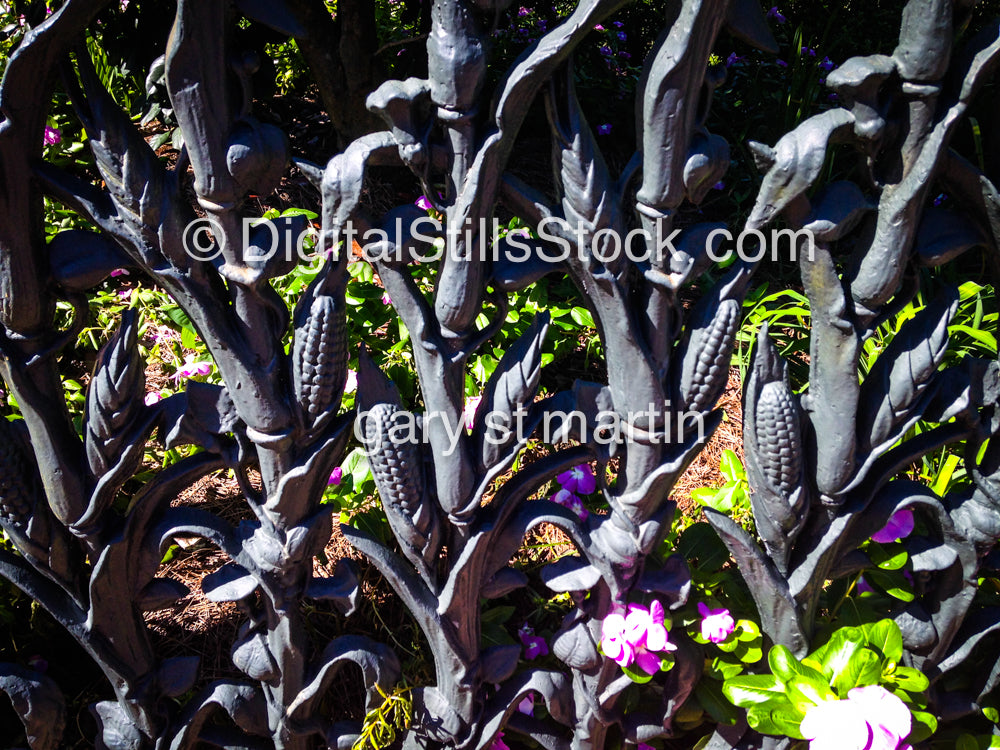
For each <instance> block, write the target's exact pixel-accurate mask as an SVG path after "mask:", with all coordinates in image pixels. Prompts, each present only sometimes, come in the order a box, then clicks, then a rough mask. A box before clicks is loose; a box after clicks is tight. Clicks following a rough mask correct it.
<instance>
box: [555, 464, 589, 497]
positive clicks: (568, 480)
mask: <svg viewBox="0 0 1000 750" xmlns="http://www.w3.org/2000/svg"><path fill="white" fill-rule="evenodd" d="M556 481H557V482H559V485H560V486H561V487H562V488H563V489H564V490H569V491H570V492H578V493H579V494H581V495H589V494H590V493H591V492H593V491H594V490H595V489H596V488H597V478H596V477H595V476H594V470H593V469H591V468H590V464H580V465H579V466H574V467H573V468H572V469H570V470H569V471H564V472H563V473H562V474H560V475H559V476H557V477H556Z"/></svg>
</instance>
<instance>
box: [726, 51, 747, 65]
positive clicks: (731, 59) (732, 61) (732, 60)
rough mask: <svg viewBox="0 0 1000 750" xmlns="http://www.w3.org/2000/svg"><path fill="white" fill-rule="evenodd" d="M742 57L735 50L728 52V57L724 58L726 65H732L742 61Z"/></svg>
mask: <svg viewBox="0 0 1000 750" xmlns="http://www.w3.org/2000/svg"><path fill="white" fill-rule="evenodd" d="M742 60H743V58H742V57H740V56H739V55H737V54H736V53H735V52H730V53H729V57H727V58H726V67H727V68H729V67H732V66H733V65H735V64H736V63H738V62H742Z"/></svg>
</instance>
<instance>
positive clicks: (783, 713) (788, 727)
mask: <svg viewBox="0 0 1000 750" xmlns="http://www.w3.org/2000/svg"><path fill="white" fill-rule="evenodd" d="M804 718H805V715H804V714H803V713H802V712H801V711H797V710H796V709H795V707H794V706H792V705H790V704H785V705H776V706H767V705H761V706H752V707H750V708H748V709H747V722H748V723H749V724H750V726H751V727H753V728H754V729H756V730H757V731H758V732H761V733H763V734H774V735H778V736H785V737H791V738H793V739H796V740H801V739H805V738H804V737H803V736H802V732H801V731H799V725H800V724H801V723H802V719H804Z"/></svg>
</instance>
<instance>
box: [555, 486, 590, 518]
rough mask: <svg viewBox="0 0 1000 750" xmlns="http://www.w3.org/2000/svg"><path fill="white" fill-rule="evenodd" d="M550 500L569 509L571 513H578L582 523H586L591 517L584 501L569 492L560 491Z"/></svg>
mask: <svg viewBox="0 0 1000 750" xmlns="http://www.w3.org/2000/svg"><path fill="white" fill-rule="evenodd" d="M549 500H551V501H552V502H554V503H558V504H559V505H561V506H563V507H564V508H569V509H570V510H571V511H573V512H574V513H576V516H577V518H579V519H580V520H581V521H586V520H587V518H588V517H589V516H590V511H589V510H587V509H586V508H585V507H584V506H583V500H581V499H580V498H578V497H577V496H576V495H574V494H573V493H572V492H570V491H569V490H566V489H562V490H559V491H558V492H557V493H556V494H554V495H552V497H550V498H549Z"/></svg>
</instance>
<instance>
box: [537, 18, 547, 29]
mask: <svg viewBox="0 0 1000 750" xmlns="http://www.w3.org/2000/svg"><path fill="white" fill-rule="evenodd" d="M535 26H537V27H538V30H539V31H548V30H549V22H548V21H546V20H545V19H544V18H539V19H538V20H537V21H536V22H535Z"/></svg>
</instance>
